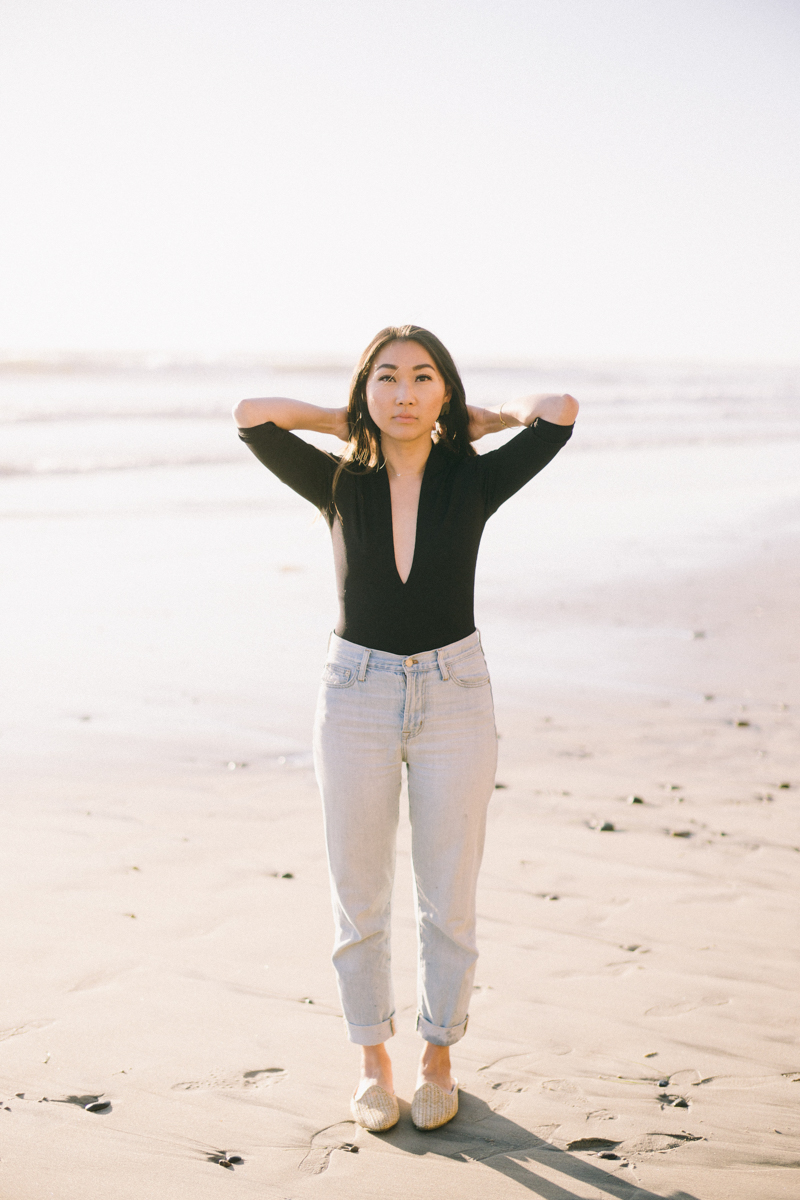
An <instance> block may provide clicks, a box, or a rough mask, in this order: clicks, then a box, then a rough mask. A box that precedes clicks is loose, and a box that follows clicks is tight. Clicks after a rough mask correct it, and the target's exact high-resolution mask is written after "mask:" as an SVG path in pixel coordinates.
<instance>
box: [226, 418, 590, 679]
mask: <svg viewBox="0 0 800 1200" xmlns="http://www.w3.org/2000/svg"><path fill="white" fill-rule="evenodd" d="M571 433H572V426H571V425H553V424H551V422H549V421H543V420H542V419H541V417H540V418H539V419H538V420H537V421H536V422H535V423H534V424H533V425H529V426H528V427H527V428H526V429H523V430H521V431H520V432H519V433H518V434H517V435H516V437H513V438H511V439H510V440H509V441H508V442H506V443H505V445H503V446H500V447H499V449H497V450H490V451H489V453H488V454H480V455H477V456H476V457H474V458H456V457H455V456H454V455H453V454H451V453H450V452H449V451H448V450H446V449H445V448H444V447H443V446H440V445H434V446H433V449H432V450H431V453H430V456H429V458H428V461H427V463H426V464H425V473H424V475H423V477H422V487H421V489H420V495H419V509H418V512H417V538H416V543H415V546H414V560H413V562H412V565H411V572H410V574H409V576H408V579H407V580H406V582H405V583H403V581H402V580H401V578H400V576H399V575H398V573H397V566H396V564H395V557H394V538H393V532H392V502H391V494H390V491H389V476H388V474H387V472H386V469H385V468H381V469H380V470H378V471H375V472H372V473H369V474H351V473H349V472H343V473H342V474H341V475H340V476H339V481H338V483H337V485H336V509H334V507H333V503H332V497H331V485H332V482H333V476H334V473H335V471H336V464H337V460H336V459H335V458H332V457H330V456H329V455H327V454H325V453H324V452H323V451H322V450H318V449H317V447H316V446H311V445H309V443H308V442H305V441H303V439H302V438H299V437H297V436H296V435H295V434H293V433H289V432H288V431H287V430H285V429H280V428H279V427H278V426H277V425H274V424H273V423H272V422H271V421H267V422H266V424H264V425H256V426H254V427H253V428H250V429H240V430H239V437H240V438H241V439H242V441H244V442H246V443H247V445H248V446H249V447H250V449H251V450H252V451H253V453H254V454H255V456H256V458H258V459H260V461H261V462H262V463H263V464H264V466H265V467H269V469H270V471H272V472H273V473H274V474H275V475H277V476H278V478H279V479H281V480H282V481H283V482H284V483H287V484H288V485H289V487H291V488H293V489H294V490H295V491H296V492H299V493H300V495H301V496H304V497H305V498H306V500H310V501H311V503H312V504H314V505H316V507H317V508H319V509H320V510H321V511H322V512H323V514H324V515H325V517H326V519H327V521H328V524H329V525H330V527H331V532H332V534H333V547H334V559H335V564H336V583H337V589H338V593H339V620H338V622H337V624H336V630H335V632H336V633H337V634H338V635H339V637H342V638H345V639H346V640H347V641H348V642H355V643H356V644H357V645H359V646H368V647H369V648H370V649H372V650H383V651H385V652H387V653H389V654H402V655H408V654H414V653H416V652H419V653H422V652H424V651H426V650H437V649H439V648H440V647H442V646H448V645H450V644H451V643H452V642H458V641H460V640H461V639H462V638H465V637H468V636H469V634H471V633H473V632H474V630H475V617H474V612H473V593H474V588H475V564H476V562H477V558H478V547H479V545H480V540H481V534H482V533H483V527H484V525H485V524H486V521H487V520H488V518H489V517H490V516H491V515H492V513H494V512H496V511H497V509H498V508H499V507H500V505H501V504H502V503H503V501H504V500H507V499H508V498H509V496H513V494H514V492H516V491H519V489H520V488H521V487H522V486H523V484H525V483H527V482H528V480H529V479H532V478H533V476H534V475H536V474H537V473H538V472H539V471H541V469H542V467H546V466H547V464H548V463H549V462H550V460H551V459H552V458H554V457H555V456H556V454H557V453H558V451H559V450H560V449H561V447H562V446H563V445H564V444H565V442H566V441H567V440H568V438H569V437H570V435H571ZM337 510H338V515H337Z"/></svg>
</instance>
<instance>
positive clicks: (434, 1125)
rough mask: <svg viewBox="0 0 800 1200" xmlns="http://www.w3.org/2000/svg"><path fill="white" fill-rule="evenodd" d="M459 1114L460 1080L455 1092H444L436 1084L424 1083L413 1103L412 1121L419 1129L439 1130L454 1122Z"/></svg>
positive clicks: (456, 1083) (415, 1094)
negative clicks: (449, 1122)
mask: <svg viewBox="0 0 800 1200" xmlns="http://www.w3.org/2000/svg"><path fill="white" fill-rule="evenodd" d="M457 1112H458V1080H456V1081H455V1083H454V1084H453V1090H452V1091H450V1092H445V1091H443V1089H442V1088H440V1087H439V1086H438V1085H437V1084H435V1083H423V1085H422V1087H421V1088H417V1090H416V1092H415V1093H414V1099H413V1100H412V1101H411V1120H412V1121H413V1122H414V1124H415V1125H416V1127H417V1129H438V1128H439V1126H440V1125H446V1124H447V1122H448V1121H452V1119H453V1117H454V1116H455V1115H456V1113H457Z"/></svg>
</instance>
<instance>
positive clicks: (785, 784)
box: [778, 783, 792, 788]
mask: <svg viewBox="0 0 800 1200" xmlns="http://www.w3.org/2000/svg"><path fill="white" fill-rule="evenodd" d="M791 786H792V785H791V784H790V783H779V784H778V787H779V788H790V787H791Z"/></svg>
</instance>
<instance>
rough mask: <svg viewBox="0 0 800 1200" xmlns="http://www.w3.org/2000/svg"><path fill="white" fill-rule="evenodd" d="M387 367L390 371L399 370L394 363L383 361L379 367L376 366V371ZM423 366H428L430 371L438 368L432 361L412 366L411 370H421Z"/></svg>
mask: <svg viewBox="0 0 800 1200" xmlns="http://www.w3.org/2000/svg"><path fill="white" fill-rule="evenodd" d="M387 368H388V369H389V370H390V371H396V370H397V367H396V366H395V365H394V363H381V364H380V366H378V367H376V368H375V370H376V371H383V370H385V369H387ZM423 368H427V369H428V370H429V371H435V370H436V368H435V367H432V366H431V364H430V363H420V364H419V366H416V367H412V368H411V370H412V371H421V370H423Z"/></svg>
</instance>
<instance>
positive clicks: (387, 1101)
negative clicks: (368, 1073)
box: [350, 1083, 400, 1133]
mask: <svg viewBox="0 0 800 1200" xmlns="http://www.w3.org/2000/svg"><path fill="white" fill-rule="evenodd" d="M350 1112H351V1113H352V1114H353V1120H354V1121H355V1122H356V1124H357V1125H360V1126H361V1127H362V1129H369V1130H370V1131H371V1132H372V1133H382V1132H383V1130H384V1129H391V1128H392V1126H393V1125H396V1124H397V1122H398V1121H399V1119H400V1106H399V1105H398V1103H397V1097H396V1096H394V1095H392V1093H391V1092H387V1091H386V1088H382V1087H381V1085H380V1084H379V1083H373V1085H372V1087H369V1088H367V1090H366V1091H365V1092H364V1095H363V1096H359V1098H358V1100H356V1098H355V1096H353V1098H352V1099H351V1101H350Z"/></svg>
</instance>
